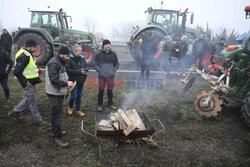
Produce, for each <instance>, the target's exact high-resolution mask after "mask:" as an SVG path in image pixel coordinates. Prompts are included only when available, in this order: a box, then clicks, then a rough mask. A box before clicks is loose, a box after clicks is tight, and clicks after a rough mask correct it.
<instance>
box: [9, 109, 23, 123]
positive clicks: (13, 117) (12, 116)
mask: <svg viewBox="0 0 250 167" xmlns="http://www.w3.org/2000/svg"><path fill="white" fill-rule="evenodd" d="M8 116H9V117H10V118H12V119H14V120H15V121H18V122H19V121H21V119H20V117H19V116H18V113H17V112H15V111H13V110H12V111H10V112H9V113H8Z"/></svg>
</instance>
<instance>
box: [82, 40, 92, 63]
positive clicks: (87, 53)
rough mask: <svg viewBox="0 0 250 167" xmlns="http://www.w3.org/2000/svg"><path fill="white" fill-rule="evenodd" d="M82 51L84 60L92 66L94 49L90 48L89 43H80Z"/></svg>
mask: <svg viewBox="0 0 250 167" xmlns="http://www.w3.org/2000/svg"><path fill="white" fill-rule="evenodd" d="M82 52H83V55H84V58H85V61H86V62H87V63H88V64H89V65H90V66H92V65H93V62H94V59H95V52H94V49H93V48H91V47H90V46H89V45H82Z"/></svg>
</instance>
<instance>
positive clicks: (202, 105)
mask: <svg viewBox="0 0 250 167" xmlns="http://www.w3.org/2000/svg"><path fill="white" fill-rule="evenodd" d="M245 11H246V16H247V18H250V6H247V7H246V8H245ZM221 55H222V56H216V55H214V56H213V59H212V61H211V62H212V64H211V65H210V66H209V67H208V70H202V71H201V70H199V69H198V68H197V66H196V65H193V66H192V67H191V68H190V69H189V70H190V71H189V73H188V75H187V76H186V78H185V79H183V80H181V81H182V83H183V90H184V92H185V91H187V90H188V89H189V88H191V87H192V84H193V82H194V80H195V79H194V77H192V74H191V73H192V72H197V73H198V74H200V75H201V77H202V78H204V79H205V80H207V81H208V82H209V83H210V84H211V89H210V91H206V92H202V93H201V94H200V95H198V97H197V99H196V101H195V106H196V110H197V111H198V112H199V113H200V114H201V115H204V116H206V117H210V116H215V115H217V113H218V112H220V111H221V110H222V106H221V104H223V105H224V106H226V107H229V108H241V115H242V118H243V121H244V123H245V124H246V125H247V126H248V127H249V128H250V31H249V32H248V34H247V36H246V37H245V39H244V41H243V43H242V44H241V45H230V46H228V47H227V48H226V49H224V50H223V51H222V52H221Z"/></svg>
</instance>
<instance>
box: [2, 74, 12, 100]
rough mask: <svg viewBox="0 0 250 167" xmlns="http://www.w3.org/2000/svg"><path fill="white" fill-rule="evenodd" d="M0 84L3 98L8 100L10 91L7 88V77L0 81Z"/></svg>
mask: <svg viewBox="0 0 250 167" xmlns="http://www.w3.org/2000/svg"><path fill="white" fill-rule="evenodd" d="M0 83H1V85H2V88H3V91H4V94H5V97H6V98H8V97H9V96H10V90H9V87H8V77H7V78H3V79H1V80H0Z"/></svg>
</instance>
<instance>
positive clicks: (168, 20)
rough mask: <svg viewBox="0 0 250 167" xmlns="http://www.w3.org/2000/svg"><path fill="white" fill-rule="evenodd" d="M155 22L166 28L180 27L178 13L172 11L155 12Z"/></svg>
mask: <svg viewBox="0 0 250 167" xmlns="http://www.w3.org/2000/svg"><path fill="white" fill-rule="evenodd" d="M153 21H154V22H155V23H158V24H160V25H162V26H163V27H165V28H168V27H175V26H177V25H178V13H177V12H172V11H155V15H154V17H153Z"/></svg>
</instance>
